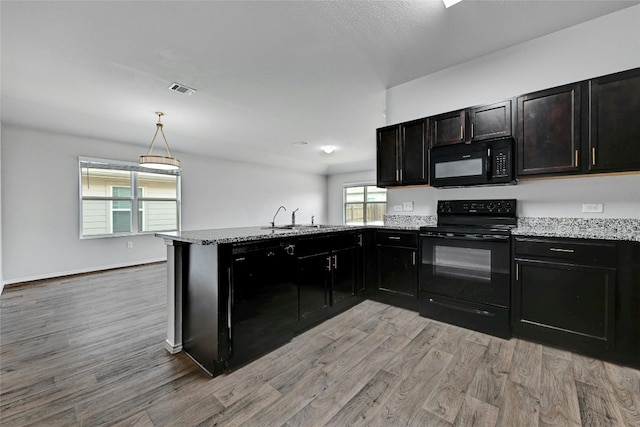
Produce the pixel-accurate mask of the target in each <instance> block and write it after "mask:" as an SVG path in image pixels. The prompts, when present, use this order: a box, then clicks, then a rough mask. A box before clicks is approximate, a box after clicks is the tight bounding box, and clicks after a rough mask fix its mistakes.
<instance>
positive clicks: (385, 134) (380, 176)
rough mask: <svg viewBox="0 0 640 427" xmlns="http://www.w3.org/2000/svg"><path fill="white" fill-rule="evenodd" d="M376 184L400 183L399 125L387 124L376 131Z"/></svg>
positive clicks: (380, 185)
mask: <svg viewBox="0 0 640 427" xmlns="http://www.w3.org/2000/svg"><path fill="white" fill-rule="evenodd" d="M377 140H378V141H377V153H376V156H377V185H378V186H379V187H384V186H387V185H398V184H399V183H400V168H399V165H398V162H399V161H400V158H399V156H400V126H399V125H395V126H388V127H385V128H381V129H378V131H377Z"/></svg>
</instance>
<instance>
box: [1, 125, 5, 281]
mask: <svg viewBox="0 0 640 427" xmlns="http://www.w3.org/2000/svg"><path fill="white" fill-rule="evenodd" d="M3 289H4V273H3V270H2V124H0V294H2V290H3Z"/></svg>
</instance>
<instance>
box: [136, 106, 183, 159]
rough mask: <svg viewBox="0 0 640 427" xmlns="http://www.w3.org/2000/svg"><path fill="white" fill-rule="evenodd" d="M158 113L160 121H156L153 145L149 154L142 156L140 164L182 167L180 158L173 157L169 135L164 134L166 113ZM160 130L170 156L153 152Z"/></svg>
mask: <svg viewBox="0 0 640 427" xmlns="http://www.w3.org/2000/svg"><path fill="white" fill-rule="evenodd" d="M156 114H157V115H158V123H156V133H155V134H154V135H153V139H152V140H151V145H150V146H149V150H148V151H147V154H144V155H142V156H140V166H144V167H146V168H153V169H165V170H171V169H180V160H178V159H176V158H175V157H173V154H171V148H169V143H168V142H167V137H166V136H165V135H164V130H162V122H161V118H162V116H164V113H162V112H157V113H156ZM158 131H159V132H160V133H161V134H162V139H164V145H165V147H167V154H168V156H157V155H154V154H151V152H152V151H153V144H154V143H155V142H156V137H157V136H158Z"/></svg>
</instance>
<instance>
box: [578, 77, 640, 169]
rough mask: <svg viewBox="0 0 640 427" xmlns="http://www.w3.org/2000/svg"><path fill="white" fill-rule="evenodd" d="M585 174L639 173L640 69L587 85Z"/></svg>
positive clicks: (596, 80) (593, 81)
mask: <svg viewBox="0 0 640 427" xmlns="http://www.w3.org/2000/svg"><path fill="white" fill-rule="evenodd" d="M590 95H591V96H590V102H591V108H590V112H591V117H590V126H591V129H590V133H589V134H590V141H589V170H592V171H598V172H600V171H624V170H639V169H640V68H636V69H634V70H630V71H626V72H622V73H616V74H612V75H610V76H605V77H600V78H598V79H594V80H592V81H591V82H590Z"/></svg>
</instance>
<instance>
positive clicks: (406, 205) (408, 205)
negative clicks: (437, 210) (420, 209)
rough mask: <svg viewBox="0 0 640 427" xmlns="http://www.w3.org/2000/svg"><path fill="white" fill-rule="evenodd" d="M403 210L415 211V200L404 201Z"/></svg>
mask: <svg viewBox="0 0 640 427" xmlns="http://www.w3.org/2000/svg"><path fill="white" fill-rule="evenodd" d="M402 210H403V211H405V212H413V202H402Z"/></svg>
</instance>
